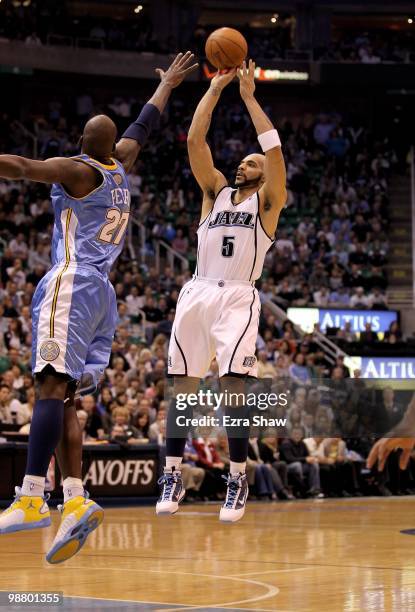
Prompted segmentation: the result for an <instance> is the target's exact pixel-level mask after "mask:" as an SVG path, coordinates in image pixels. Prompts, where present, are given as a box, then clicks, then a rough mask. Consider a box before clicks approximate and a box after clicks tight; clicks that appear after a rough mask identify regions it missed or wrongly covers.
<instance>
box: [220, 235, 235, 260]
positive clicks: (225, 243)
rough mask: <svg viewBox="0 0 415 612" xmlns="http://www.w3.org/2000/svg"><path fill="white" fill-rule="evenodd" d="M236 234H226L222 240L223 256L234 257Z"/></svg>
mask: <svg viewBox="0 0 415 612" xmlns="http://www.w3.org/2000/svg"><path fill="white" fill-rule="evenodd" d="M234 240H235V236H224V237H223V240H222V256H223V257H232V256H233V250H234V247H235V244H234V242H233V241H234Z"/></svg>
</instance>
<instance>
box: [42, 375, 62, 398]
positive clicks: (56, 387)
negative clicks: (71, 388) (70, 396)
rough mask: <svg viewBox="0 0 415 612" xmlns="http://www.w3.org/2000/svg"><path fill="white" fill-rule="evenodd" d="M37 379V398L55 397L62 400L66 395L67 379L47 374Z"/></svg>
mask: <svg viewBox="0 0 415 612" xmlns="http://www.w3.org/2000/svg"><path fill="white" fill-rule="evenodd" d="M38 380H39V387H38V395H39V399H41V400H45V399H57V400H62V401H64V400H65V399H66V396H67V390H68V380H67V379H66V378H63V377H60V376H55V375H53V374H48V375H46V376H42V377H41V378H39V379H38Z"/></svg>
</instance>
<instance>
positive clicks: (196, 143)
mask: <svg viewBox="0 0 415 612" xmlns="http://www.w3.org/2000/svg"><path fill="white" fill-rule="evenodd" d="M205 142H206V139H205V137H204V136H202V135H201V134H197V133H195V132H194V131H192V130H190V132H189V133H188V135H187V146H188V147H189V148H197V147H200V146H201V145H202V144H203V143H205Z"/></svg>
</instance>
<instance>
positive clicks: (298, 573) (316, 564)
mask: <svg viewBox="0 0 415 612" xmlns="http://www.w3.org/2000/svg"><path fill="white" fill-rule="evenodd" d="M218 511H219V506H218V505H217V504H215V505H211V504H207V505H186V504H185V505H183V506H182V507H181V509H180V511H179V513H178V514H177V515H176V516H173V517H169V518H157V517H156V516H155V513H154V508H152V507H135V508H131V507H130V508H111V509H107V511H106V519H105V521H104V523H103V525H102V526H101V527H100V528H99V530H97V531H96V532H95V533H94V534H93V535H92V536H91V537H90V539H89V541H88V543H87V544H86V545H85V547H84V549H83V551H82V552H81V553H80V554H79V555H78V556H76V557H74V558H73V559H71V560H70V561H68V562H66V563H65V564H62V565H56V566H51V565H48V564H47V563H46V562H45V560H44V553H45V551H46V550H47V548H48V546H49V544H50V542H51V541H52V539H53V536H54V533H55V528H56V526H57V512H56V511H54V523H53V528H50V529H46V530H43V531H39V532H28V533H18V534H14V535H6V536H1V538H0V590H1V591H9V590H16V591H27V590H35V591H63V593H64V596H65V600H64V605H63V606H60V607H56V608H53V609H56V610H60V611H62V610H66V609H76V610H89V609H94V610H101V609H102V610H104V609H110V610H170V611H171V612H173V610H182V609H188V610H210V609H215V610H218V609H226V610H235V609H236V610H267V611H268V610H278V611H279V612H314V611H316V612H317V611H318V612H321V611H330V612H341V611H344V612H346V611H347V612H354V611H356V612H369V611H376V612H382V611H385V612H395V611H396V612H404V611H409V610H415V537H414V536H412V535H411V534H403V533H401V530H405V529H407V530H411V529H413V533H414V534H415V499H414V498H408V497H405V498H388V499H379V498H355V499H347V500H322V501H310V502H308V501H304V502H302V501H296V502H289V503H287V502H285V503H281V502H276V503H270V504H263V503H249V505H248V511H247V514H246V515H245V517H244V519H243V520H242V521H241V522H240V523H237V524H234V525H223V524H221V523H219V521H218ZM97 600H100V601H97ZM9 609H13V608H11V607H10V608H9ZM26 609H27V608H26ZM39 609H40V608H39ZM43 609H46V608H43ZM48 609H52V608H48Z"/></svg>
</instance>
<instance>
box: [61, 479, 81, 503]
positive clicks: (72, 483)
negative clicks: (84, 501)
mask: <svg viewBox="0 0 415 612" xmlns="http://www.w3.org/2000/svg"><path fill="white" fill-rule="evenodd" d="M74 497H85V492H84V486H83V484H82V480H81V479H80V478H71V477H70V476H68V478H65V480H64V481H63V503H66V502H67V501H68V500H69V499H73V498H74Z"/></svg>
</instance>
